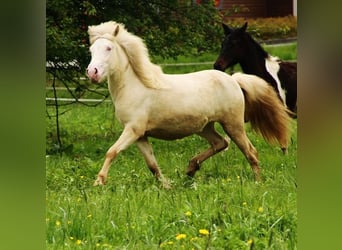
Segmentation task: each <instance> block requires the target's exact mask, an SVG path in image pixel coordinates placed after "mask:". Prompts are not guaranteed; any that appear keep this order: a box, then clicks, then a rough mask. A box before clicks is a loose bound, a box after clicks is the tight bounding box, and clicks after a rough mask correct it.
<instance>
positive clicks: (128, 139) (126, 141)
mask: <svg viewBox="0 0 342 250" xmlns="http://www.w3.org/2000/svg"><path fill="white" fill-rule="evenodd" d="M139 137H140V135H138V134H137V133H136V132H135V130H134V129H132V127H125V128H124V130H123V132H122V134H121V135H120V137H119V139H118V140H117V141H116V142H115V143H114V144H113V145H112V146H111V147H110V148H109V149H108V151H107V153H106V157H105V161H104V163H103V166H102V168H101V170H100V172H99V173H98V175H97V179H96V180H95V182H94V186H97V185H104V184H106V179H107V175H108V171H109V167H110V165H111V163H112V161H113V160H114V159H115V157H116V156H117V155H118V153H119V152H121V151H122V150H125V149H126V148H128V147H129V146H130V145H131V144H133V143H134V142H135V141H136V140H137V139H138V138H139Z"/></svg>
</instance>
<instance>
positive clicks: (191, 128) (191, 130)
mask: <svg viewBox="0 0 342 250" xmlns="http://www.w3.org/2000/svg"><path fill="white" fill-rule="evenodd" d="M207 124H208V118H207V117H201V118H199V117H194V116H192V115H187V116H182V117H173V118H168V119H162V120H159V121H158V122H156V121H153V122H150V123H149V125H148V129H147V130H146V133H145V135H146V136H150V137H154V138H158V139H163V140H176V139H181V138H183V137H186V136H189V135H192V134H195V133H199V132H201V131H202V130H203V128H204V127H205V126H206V125H207Z"/></svg>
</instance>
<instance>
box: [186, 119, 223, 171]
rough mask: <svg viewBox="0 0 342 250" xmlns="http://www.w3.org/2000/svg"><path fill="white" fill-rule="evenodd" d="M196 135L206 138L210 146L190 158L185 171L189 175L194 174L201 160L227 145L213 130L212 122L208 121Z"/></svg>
mask: <svg viewBox="0 0 342 250" xmlns="http://www.w3.org/2000/svg"><path fill="white" fill-rule="evenodd" d="M198 135H200V136H201V137H203V138H205V139H207V140H208V142H209V143H210V145H211V147H210V148H209V149H207V150H206V151H204V152H202V153H200V154H198V155H196V156H195V157H193V158H192V159H191V160H190V162H189V167H188V170H187V171H186V174H187V175H188V176H190V177H193V176H194V175H195V173H196V171H197V170H199V168H200V164H201V163H202V162H203V161H205V160H206V159H208V158H209V157H211V156H213V155H214V154H217V153H218V152H220V151H222V150H224V149H225V148H227V147H228V140H225V139H224V138H223V137H222V136H221V135H219V134H218V133H217V132H216V131H215V128H214V123H209V124H208V125H207V126H206V127H205V128H204V129H203V131H202V132H201V133H198Z"/></svg>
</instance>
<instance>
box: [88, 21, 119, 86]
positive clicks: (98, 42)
mask: <svg viewBox="0 0 342 250" xmlns="http://www.w3.org/2000/svg"><path fill="white" fill-rule="evenodd" d="M89 29H91V27H89ZM88 32H89V31H88ZM118 32H119V26H116V29H115V30H114V32H113V33H112V34H109V33H106V34H102V35H101V34H100V35H98V36H90V42H91V43H92V44H91V46H90V53H91V61H90V63H89V65H88V67H87V75H88V77H89V79H90V80H91V81H92V82H97V83H100V82H103V81H104V80H105V79H106V78H107V76H109V75H110V73H111V70H112V69H113V65H112V64H113V62H115V57H116V52H115V51H116V50H117V47H118V44H117V43H116V41H115V37H116V36H117V34H118ZM89 33H90V32H89Z"/></svg>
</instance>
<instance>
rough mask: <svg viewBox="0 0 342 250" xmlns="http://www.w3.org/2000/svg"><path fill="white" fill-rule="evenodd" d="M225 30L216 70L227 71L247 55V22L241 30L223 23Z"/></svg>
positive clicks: (215, 66) (215, 65)
mask: <svg viewBox="0 0 342 250" xmlns="http://www.w3.org/2000/svg"><path fill="white" fill-rule="evenodd" d="M222 27H223V30H224V35H225V37H224V40H223V42H222V45H221V51H220V54H219V56H218V58H217V59H216V62H215V64H214V69H217V70H221V71H225V70H226V69H227V68H228V67H231V66H233V65H235V64H237V63H239V62H240V60H241V58H242V57H243V55H244V54H245V49H246V47H245V44H246V42H245V34H246V28H247V22H246V23H245V24H244V25H243V26H242V27H240V28H236V29H231V28H229V27H228V26H227V25H225V24H224V23H222Z"/></svg>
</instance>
